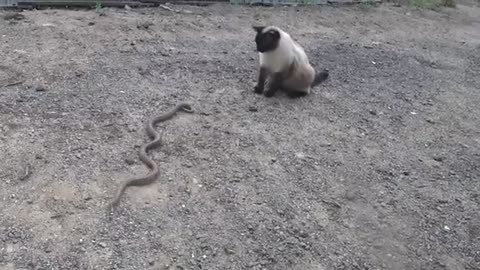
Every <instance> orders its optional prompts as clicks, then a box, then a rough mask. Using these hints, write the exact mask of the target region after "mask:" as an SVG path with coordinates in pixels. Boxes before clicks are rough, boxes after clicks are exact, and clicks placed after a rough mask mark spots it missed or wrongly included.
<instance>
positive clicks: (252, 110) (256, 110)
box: [248, 105, 258, 112]
mask: <svg viewBox="0 0 480 270" xmlns="http://www.w3.org/2000/svg"><path fill="white" fill-rule="evenodd" d="M248 110H249V111H251V112H258V107H257V106H254V105H252V106H250V107H248Z"/></svg>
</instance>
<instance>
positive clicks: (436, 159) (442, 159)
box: [433, 156, 447, 162]
mask: <svg viewBox="0 0 480 270" xmlns="http://www.w3.org/2000/svg"><path fill="white" fill-rule="evenodd" d="M445 159H447V158H446V157H444V156H436V157H433V160H435V161H438V162H443V161H444V160H445Z"/></svg>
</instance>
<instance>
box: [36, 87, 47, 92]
mask: <svg viewBox="0 0 480 270" xmlns="http://www.w3.org/2000/svg"><path fill="white" fill-rule="evenodd" d="M35 91H37V92H45V91H47V88H45V86H43V85H37V86H36V87H35Z"/></svg>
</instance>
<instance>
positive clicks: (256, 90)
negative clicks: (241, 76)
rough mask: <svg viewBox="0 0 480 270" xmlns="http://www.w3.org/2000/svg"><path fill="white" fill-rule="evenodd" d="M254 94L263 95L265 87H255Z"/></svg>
mask: <svg viewBox="0 0 480 270" xmlns="http://www.w3.org/2000/svg"><path fill="white" fill-rule="evenodd" d="M253 92H255V93H257V94H261V93H263V87H262V86H260V85H255V87H254V88H253Z"/></svg>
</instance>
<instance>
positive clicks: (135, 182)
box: [109, 103, 193, 209]
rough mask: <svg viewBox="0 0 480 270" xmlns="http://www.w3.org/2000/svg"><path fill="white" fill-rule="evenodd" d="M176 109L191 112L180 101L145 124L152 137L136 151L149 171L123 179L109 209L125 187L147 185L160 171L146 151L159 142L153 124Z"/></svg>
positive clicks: (173, 112)
mask: <svg viewBox="0 0 480 270" xmlns="http://www.w3.org/2000/svg"><path fill="white" fill-rule="evenodd" d="M178 111H184V112H187V113H193V110H192V107H191V106H190V104H187V103H180V104H178V105H177V106H176V107H175V108H174V109H173V110H171V111H170V112H168V113H166V114H162V115H159V116H156V117H153V118H152V119H150V120H149V121H148V122H147V126H146V131H147V135H148V136H149V137H150V139H152V141H150V142H148V143H146V144H144V145H142V146H141V147H140V150H139V151H138V156H139V157H140V160H141V161H142V162H143V163H144V164H145V165H146V166H147V167H148V168H149V169H150V173H149V174H147V175H146V176H144V177H140V178H133V179H129V180H127V181H125V182H124V183H123V184H122V185H121V186H120V188H119V189H118V192H117V194H116V195H115V197H114V198H113V200H112V202H111V203H110V204H109V209H113V208H114V207H115V206H116V205H117V204H118V202H119V201H120V197H121V196H122V194H123V193H124V192H125V190H126V189H127V187H130V186H145V185H149V184H151V183H153V182H154V181H155V180H156V179H157V177H158V175H159V173H160V171H159V170H158V166H157V164H156V163H155V162H154V161H153V160H152V159H151V158H150V157H148V156H147V151H149V150H152V149H154V148H156V147H158V146H159V145H160V144H161V140H160V134H158V132H156V131H155V128H154V126H155V124H157V123H159V122H163V121H166V120H169V119H170V118H172V117H173V116H174V115H175V114H176V113H177V112H178Z"/></svg>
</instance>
